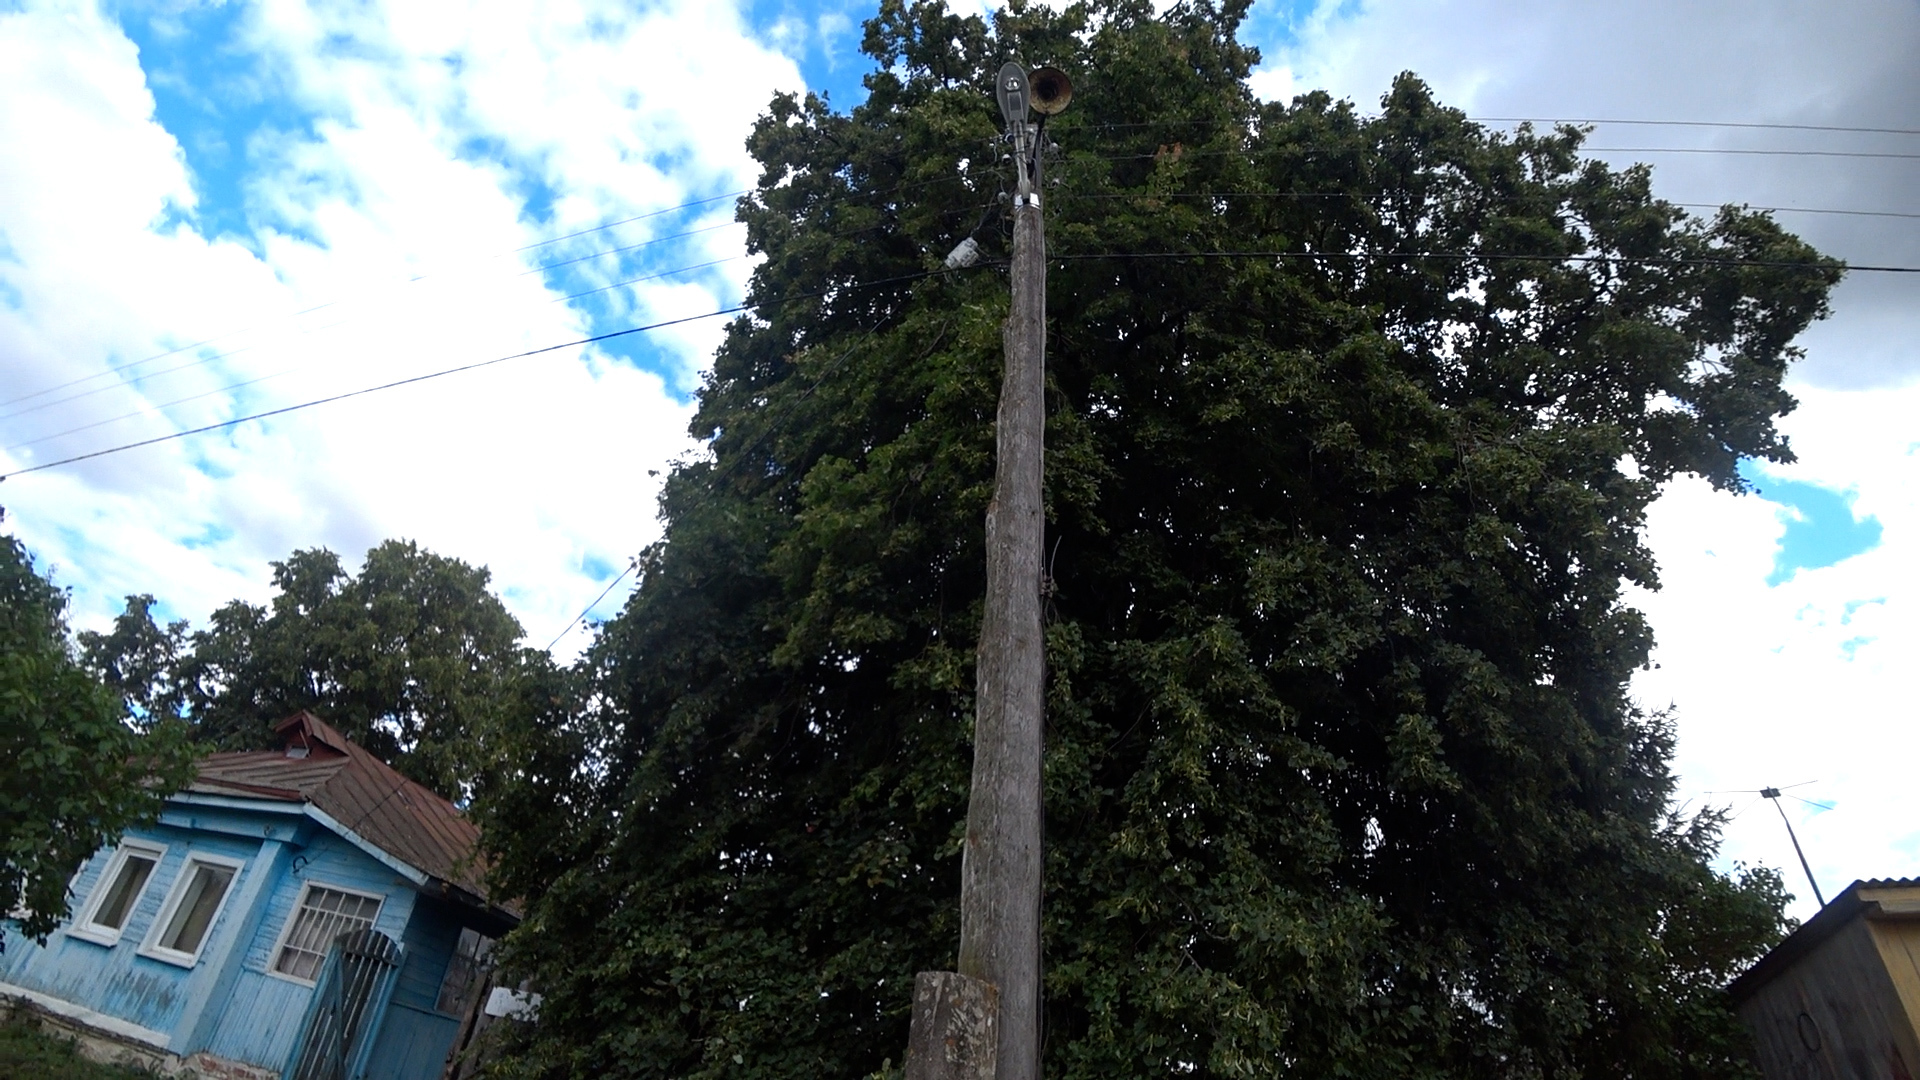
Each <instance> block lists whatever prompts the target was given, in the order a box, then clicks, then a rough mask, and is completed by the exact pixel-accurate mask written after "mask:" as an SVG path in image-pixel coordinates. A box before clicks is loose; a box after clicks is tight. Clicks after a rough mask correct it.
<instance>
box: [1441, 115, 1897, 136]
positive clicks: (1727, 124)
mask: <svg viewBox="0 0 1920 1080" xmlns="http://www.w3.org/2000/svg"><path fill="white" fill-rule="evenodd" d="M1467 119H1469V120H1472V121H1475V122H1476V123H1482V124H1633V125H1637V126H1641V127H1702V128H1747V129H1753V130H1760V131H1844V132H1850V133H1853V134H1860V135H1920V128H1883V127H1843V126H1841V125H1838V124H1767V123H1759V122H1752V121H1740V120H1619V119H1614V120H1566V119H1556V118H1553V117H1543V116H1469V117H1467Z"/></svg>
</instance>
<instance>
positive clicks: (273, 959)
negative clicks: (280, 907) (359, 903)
mask: <svg viewBox="0 0 1920 1080" xmlns="http://www.w3.org/2000/svg"><path fill="white" fill-rule="evenodd" d="M315 889H332V890H333V891H334V892H338V893H346V894H347V895H349V896H358V897H360V898H361V899H363V900H371V901H373V921H372V922H369V923H368V924H367V926H368V928H373V927H376V926H378V925H379V924H380V915H381V913H382V912H384V911H386V910H387V898H386V896H385V895H384V894H382V893H376V892H368V891H367V890H365V889H355V888H352V887H350V886H347V885H335V884H334V883H333V882H331V881H320V880H317V879H315V880H308V881H304V882H301V884H300V895H299V896H296V897H294V898H293V908H292V909H291V910H290V911H288V912H287V921H286V922H285V923H283V924H281V926H280V935H279V936H278V937H276V938H274V939H273V948H271V949H269V950H267V975H269V976H270V977H272V978H275V979H284V980H286V981H287V982H290V983H292V984H294V985H295V986H314V985H316V984H318V983H319V981H320V969H319V968H315V969H314V971H313V978H311V979H301V978H296V977H295V976H292V975H289V974H287V973H286V972H284V971H279V970H276V968H275V965H276V964H278V963H279V961H280V950H281V949H282V948H284V947H285V946H286V944H287V939H288V938H289V937H292V936H293V927H294V924H295V923H298V922H299V921H300V912H301V910H302V909H303V908H305V907H306V906H307V897H308V896H309V895H311V894H312V892H313V890H315ZM321 966H322V967H324V966H325V959H324V957H323V958H322V963H321Z"/></svg>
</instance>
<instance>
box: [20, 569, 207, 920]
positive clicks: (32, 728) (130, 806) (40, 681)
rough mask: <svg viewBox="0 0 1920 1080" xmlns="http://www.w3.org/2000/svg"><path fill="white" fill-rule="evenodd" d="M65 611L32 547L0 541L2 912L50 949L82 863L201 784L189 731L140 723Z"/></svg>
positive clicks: (64, 597) (59, 592) (62, 595)
mask: <svg viewBox="0 0 1920 1080" xmlns="http://www.w3.org/2000/svg"><path fill="white" fill-rule="evenodd" d="M66 610H67V595H66V593H65V592H64V591H63V590H61V589H60V588H59V587H57V586H56V585H54V584H53V582H52V581H51V580H49V579H48V578H46V577H43V576H42V575H41V574H40V573H39V572H38V571H36V570H35V569H34V566H33V560H32V557H31V556H30V555H29V554H28V552H27V549H26V548H25V546H23V545H22V544H21V543H20V542H19V541H18V540H16V539H14V538H13V537H11V536H0V912H4V913H5V914H6V916H7V917H8V918H10V919H13V920H14V921H15V925H16V927H17V929H18V931H19V932H20V933H21V934H23V935H25V936H27V937H29V938H34V939H37V940H41V941H44V940H45V939H46V936H47V935H48V934H49V933H52V932H53V930H54V928H55V927H56V926H58V925H59V924H60V923H61V921H63V920H64V919H65V918H66V917H67V915H68V911H67V904H68V901H69V900H70V899H71V898H70V897H69V896H68V895H67V885H68V882H69V881H71V880H72V878H73V875H74V872H75V871H76V870H78V869H79V868H80V864H81V862H82V861H84V860H85V859H86V858H87V856H89V855H92V854H93V853H94V852H96V851H98V850H99V849H100V848H102V847H104V846H106V845H108V844H112V843H115V842H116V841H118V840H119V838H120V835H121V834H122V833H123V832H125V831H126V830H127V829H128V828H130V827H132V826H134V825H137V824H142V823H146V822H151V821H153V820H154V818H155V817H157V816H158V815H159V813H160V807H161V803H162V802H163V801H164V799H165V797H166V795H167V794H168V793H170V792H173V791H176V790H178V789H180V788H181V787H184V786H185V785H186V783H187V782H188V780H190V779H191V777H192V757H191V753H190V749H189V747H188V744H187V741H186V738H185V732H184V731H182V730H180V728H179V726H178V725H177V724H170V723H164V722H163V723H155V724H151V725H146V724H141V723H138V722H137V721H136V720H135V718H133V717H130V716H129V715H128V713H127V711H126V710H125V708H124V707H123V706H122V704H121V702H120V700H119V698H118V696H117V695H115V694H114V692H113V691H111V690H109V689H108V688H107V687H106V686H104V685H102V684H101V682H100V681H99V680H98V679H97V678H95V677H94V676H93V675H92V674H91V673H89V672H88V671H87V670H86V669H85V668H83V667H82V666H81V665H80V664H79V662H78V661H77V660H76V658H75V655H74V649H73V646H72V644H71V643H70V642H69V641H68V638H67V622H66ZM3 945H4V942H3V941H0V946H3Z"/></svg>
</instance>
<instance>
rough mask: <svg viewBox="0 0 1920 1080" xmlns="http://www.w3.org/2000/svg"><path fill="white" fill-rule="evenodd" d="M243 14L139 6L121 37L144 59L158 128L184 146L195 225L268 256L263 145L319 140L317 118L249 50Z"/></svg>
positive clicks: (239, 9)
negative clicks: (252, 189) (258, 202)
mask: <svg viewBox="0 0 1920 1080" xmlns="http://www.w3.org/2000/svg"><path fill="white" fill-rule="evenodd" d="M249 11H250V9H249V8H248V7H247V6H246V5H242V4H207V5H184V6H179V7H175V6H173V5H167V6H166V7H165V8H159V7H150V6H147V5H140V4H132V5H127V6H125V7H123V8H122V9H121V10H120V12H119V15H120V27H121V29H122V31H124V32H125V33H126V35H127V37H128V38H129V39H130V40H132V41H133V43H134V44H135V45H136V46H137V47H138V48H139V50H140V66H141V68H142V69H143V70H144V71H145V72H146V73H147V87H148V89H149V90H151V91H152V92H153V102H154V119H156V120H157V121H159V123H160V125H161V126H162V127H164V128H166V129H167V131H168V132H170V133H171V134H172V135H173V137H174V139H176V140H177V141H178V142H179V143H180V150H181V152H182V153H183V154H184V155H185V156H186V160H187V168H188V169H189V171H190V172H191V174H192V180H193V188H194V194H195V196H196V197H197V198H198V200H199V205H198V206H196V207H195V208H194V212H193V214H192V218H193V221H194V224H195V226H196V227H197V229H198V230H199V232H200V233H201V234H202V235H204V236H207V237H208V238H210V239H213V238H220V237H227V238H231V239H233V240H234V241H236V242H238V243H240V244H242V245H244V246H246V247H248V248H249V249H250V250H253V251H254V252H255V253H256V254H258V253H259V250H258V247H257V244H256V242H255V235H254V228H253V223H252V222H251V221H250V220H249V217H250V215H249V213H248V211H249V200H248V197H247V183H248V180H249V178H250V175H251V172H252V170H251V169H250V167H249V166H250V165H251V164H252V163H253V159H254V158H255V157H256V156H257V154H258V153H259V152H260V144H261V143H262V142H263V141H266V142H277V141H279V140H280V139H281V138H282V137H283V136H284V134H285V133H288V132H297V133H300V134H304V135H308V136H310V135H311V134H312V133H313V127H312V120H313V118H312V117H311V116H310V115H307V114H305V113H304V112H303V111H302V110H301V109H299V108H297V107H295V106H294V105H293V103H292V102H290V101H289V100H288V99H287V97H286V95H285V94H284V92H283V88H281V87H280V86H279V85H278V84H277V80H276V79H275V78H274V77H273V76H272V74H271V73H270V72H269V71H268V70H267V68H266V67H265V65H262V64H261V63H260V62H259V59H258V57H257V56H256V55H254V54H252V53H249V52H248V51H247V50H246V49H245V48H243V47H242V45H241V44H240V38H241V30H242V27H241V25H240V24H241V21H242V20H243V19H245V18H247V17H248V12H249Z"/></svg>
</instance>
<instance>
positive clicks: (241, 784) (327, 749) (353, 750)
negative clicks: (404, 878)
mask: <svg viewBox="0 0 1920 1080" xmlns="http://www.w3.org/2000/svg"><path fill="white" fill-rule="evenodd" d="M274 731H275V733H277V734H278V735H279V736H280V739H281V749H279V750H251V751H242V752H239V753H225V754H214V755H212V756H210V757H207V758H203V759H202V760H201V762H200V771H199V774H198V776H196V777H195V779H194V781H193V783H192V784H190V785H189V786H188V788H187V790H188V791H190V792H196V793H199V794H203V795H226V796H232V797H238V798H251V799H267V800H272V801H276V802H290V803H304V804H306V805H308V806H311V807H313V809H315V810H318V811H320V813H322V814H324V815H325V816H326V817H328V818H331V819H332V822H333V823H334V824H335V825H336V827H337V828H340V829H344V830H345V831H346V832H348V833H351V834H353V837H358V838H359V839H360V840H362V841H364V842H366V843H367V844H370V845H372V846H373V847H376V848H378V849H380V850H381V851H383V852H385V853H386V854H388V855H389V856H391V857H393V858H394V859H397V860H399V861H400V862H403V863H405V864H407V865H408V866H411V867H413V868H415V869H417V870H419V871H420V872H421V873H422V874H423V875H425V876H426V877H429V878H433V879H437V880H438V881H439V882H440V883H441V884H442V886H451V887H452V889H454V890H458V892H462V893H466V894H468V895H467V896H466V897H459V896H457V894H456V895H452V896H451V898H455V899H467V900H469V902H472V903H477V904H479V905H481V906H487V894H486V881H485V863H484V862H482V861H481V858H480V847H479V845H480V830H479V828H477V827H476V826H475V825H474V824H473V823H472V822H471V821H468V820H467V818H466V816H465V815H464V814H462V813H461V812H460V810H459V808H458V807H455V806H454V805H453V804H452V803H450V802H448V801H447V800H446V799H443V798H441V797H440V796H439V795H436V794H434V793H433V792H432V791H429V790H428V789H427V788H425V787H423V786H421V785H420V784H417V783H415V782H414V781H412V780H409V779H407V778H406V777H404V776H401V775H400V774H399V773H397V772H395V771H394V770H393V769H392V768H391V767H389V766H388V765H387V763H386V762H384V761H381V760H380V759H379V758H377V757H374V756H373V755H372V754H371V753H369V752H367V751H366V750H365V749H362V748H361V747H360V746H359V745H358V744H357V743H354V742H353V741H351V740H349V739H348V738H347V737H346V736H345V735H342V734H340V732H339V731H337V730H335V729H334V728H333V727H332V726H331V725H329V724H327V723H326V722H325V721H323V720H321V719H320V718H319V717H317V716H315V715H313V714H312V713H310V712H305V711H302V712H298V713H295V714H293V715H292V716H289V717H287V718H286V719H285V720H282V721H281V722H280V723H278V724H276V725H275V726H274ZM351 838H352V837H350V839H351Z"/></svg>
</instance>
